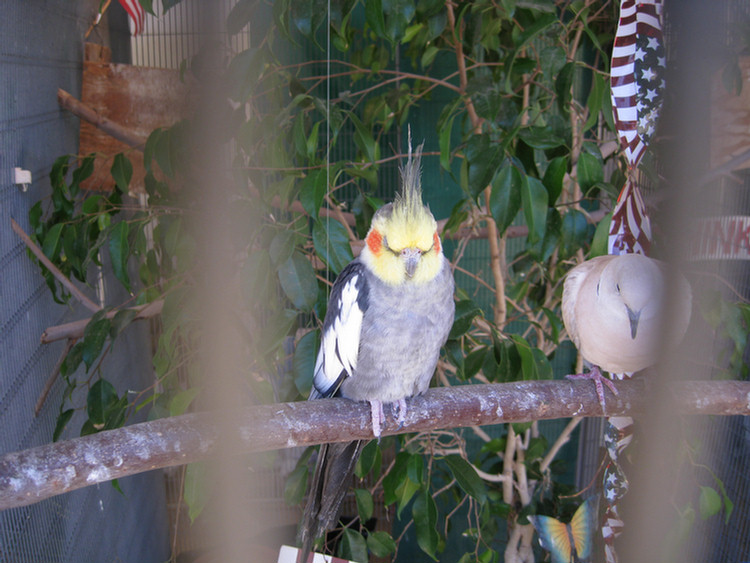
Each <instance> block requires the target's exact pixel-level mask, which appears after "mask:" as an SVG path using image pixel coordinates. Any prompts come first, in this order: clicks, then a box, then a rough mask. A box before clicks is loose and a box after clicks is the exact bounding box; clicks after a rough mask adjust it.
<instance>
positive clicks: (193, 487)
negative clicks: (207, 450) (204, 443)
mask: <svg viewBox="0 0 750 563" xmlns="http://www.w3.org/2000/svg"><path fill="white" fill-rule="evenodd" d="M208 487H209V484H208V466H207V464H206V463H205V462H202V461H201V462H197V463H189V464H188V466H187V467H186V468H185V485H184V487H183V498H184V499H185V504H187V507H188V516H189V517H190V522H195V519H196V518H198V516H199V515H200V514H201V512H203V509H204V508H205V507H206V503H207V502H208V499H209V491H208Z"/></svg>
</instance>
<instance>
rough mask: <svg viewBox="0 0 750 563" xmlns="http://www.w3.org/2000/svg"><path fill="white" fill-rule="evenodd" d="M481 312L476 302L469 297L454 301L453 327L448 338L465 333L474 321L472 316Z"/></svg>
mask: <svg viewBox="0 0 750 563" xmlns="http://www.w3.org/2000/svg"><path fill="white" fill-rule="evenodd" d="M481 314H482V309H480V308H479V307H478V306H477V305H476V303H474V302H473V301H472V300H471V299H461V300H460V301H459V302H458V303H456V313H455V317H454V320H453V327H451V332H450V335H449V336H448V338H450V339H453V338H458V337H459V336H462V335H463V334H465V333H466V331H467V330H469V327H471V323H472V322H473V321H474V317H476V316H477V315H481Z"/></svg>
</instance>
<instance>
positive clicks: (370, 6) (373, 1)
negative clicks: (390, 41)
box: [365, 0, 386, 39]
mask: <svg viewBox="0 0 750 563" xmlns="http://www.w3.org/2000/svg"><path fill="white" fill-rule="evenodd" d="M365 19H366V20H367V25H369V26H370V28H371V29H372V31H373V32H374V33H375V35H377V36H378V37H380V38H381V39H386V36H385V15H384V13H383V4H382V2H381V0H369V1H368V2H365Z"/></svg>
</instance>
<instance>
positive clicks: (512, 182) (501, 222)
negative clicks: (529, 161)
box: [490, 162, 523, 236]
mask: <svg viewBox="0 0 750 563" xmlns="http://www.w3.org/2000/svg"><path fill="white" fill-rule="evenodd" d="M522 184H523V180H522V179H521V173H520V172H519V171H518V168H516V167H515V166H514V165H513V164H512V163H509V162H507V163H506V164H504V165H503V167H502V168H500V170H499V171H498V173H497V174H496V175H495V178H494V179H493V180H492V193H491V194H490V212H491V213H492V217H493V219H494V220H495V223H496V224H497V230H498V234H500V236H502V235H503V233H505V230H506V229H507V228H508V227H509V226H510V225H511V224H512V223H513V220H514V219H515V218H516V215H518V211H519V210H520V209H521V187H522Z"/></svg>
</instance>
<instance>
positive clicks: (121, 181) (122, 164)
mask: <svg viewBox="0 0 750 563" xmlns="http://www.w3.org/2000/svg"><path fill="white" fill-rule="evenodd" d="M110 172H111V174H112V178H113V179H114V181H115V185H116V186H117V188H118V189H119V190H120V191H121V192H122V193H124V194H126V193H128V186H130V180H131V178H132V177H133V165H132V163H131V162H130V160H129V159H128V158H127V157H126V156H125V155H124V154H122V153H117V154H116V155H115V160H114V162H113V163H112V169H111V171H110Z"/></svg>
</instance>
